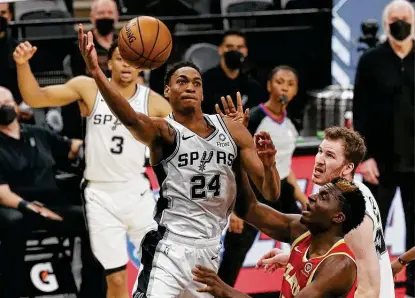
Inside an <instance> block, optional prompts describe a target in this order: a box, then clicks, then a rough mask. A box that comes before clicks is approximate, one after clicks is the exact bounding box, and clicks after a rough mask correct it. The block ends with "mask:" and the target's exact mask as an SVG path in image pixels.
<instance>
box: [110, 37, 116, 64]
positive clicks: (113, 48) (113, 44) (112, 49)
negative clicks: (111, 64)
mask: <svg viewBox="0 0 415 298" xmlns="http://www.w3.org/2000/svg"><path fill="white" fill-rule="evenodd" d="M116 48H118V39H117V38H115V39H114V40H113V42H112V44H111V46H110V48H109V50H108V60H111V59H112V54H114V52H115V49H116Z"/></svg>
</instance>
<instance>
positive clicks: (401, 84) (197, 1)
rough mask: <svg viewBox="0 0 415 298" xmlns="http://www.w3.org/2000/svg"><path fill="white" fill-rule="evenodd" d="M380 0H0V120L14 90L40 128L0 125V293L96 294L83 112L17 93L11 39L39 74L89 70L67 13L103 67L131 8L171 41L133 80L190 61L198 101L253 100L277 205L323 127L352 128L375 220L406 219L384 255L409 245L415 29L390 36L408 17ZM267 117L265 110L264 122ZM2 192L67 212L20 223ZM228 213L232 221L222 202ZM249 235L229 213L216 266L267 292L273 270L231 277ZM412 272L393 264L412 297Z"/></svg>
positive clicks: (21, 109)
mask: <svg viewBox="0 0 415 298" xmlns="http://www.w3.org/2000/svg"><path fill="white" fill-rule="evenodd" d="M363 2H364V3H363ZM389 2H390V1H389V0H370V1H369V0H365V1H347V0H344V1H341V0H333V1H331V0H319V1H317V0H314V1H312V0H253V1H247V0H140V1H137V0H116V1H113V0H107V1H102V0H26V1H25V0H21V1H4V0H0V86H2V87H4V88H6V89H8V90H10V93H8V92H7V91H5V90H2V91H0V120H1V121H2V122H1V123H0V126H2V125H5V124H6V123H5V122H4V121H5V120H4V119H5V116H4V115H6V114H7V113H6V112H7V111H5V110H4V109H2V108H1V106H3V105H5V104H6V103H7V102H9V101H10V100H13V101H14V102H15V104H16V106H18V113H17V115H16V116H17V117H19V122H20V123H22V124H30V125H35V126H36V127H40V128H46V129H47V131H48V133H47V134H45V135H42V138H43V139H44V140H45V143H44V144H41V145H40V144H38V146H35V145H33V144H32V145H31V146H25V144H29V145H30V144H31V142H33V141H32V140H33V137H32V135H31V134H36V133H39V132H36V131H28V132H27V133H26V135H25V137H24V138H23V140H22V144H20V143H19V142H14V141H12V140H10V138H7V137H6V136H5V135H3V133H2V132H1V130H0V293H13V294H7V295H8V296H2V295H0V297H5V298H15V297H36V296H46V295H58V294H73V295H75V296H76V297H105V280H104V278H103V271H102V268H100V266H99V265H98V264H97V262H96V260H95V259H94V258H93V256H92V253H91V251H90V248H89V239H88V235H87V233H86V229H85V227H84V221H83V220H84V219H83V213H82V202H81V196H80V193H81V190H80V187H79V185H80V182H81V179H82V170H83V156H82V154H79V153H82V152H79V151H80V150H82V145H80V144H81V142H82V140H83V139H84V136H85V123H84V119H82V117H81V116H80V111H79V106H78V104H77V103H76V102H75V103H72V104H69V105H67V106H63V107H49V108H41V109H40V108H39V109H36V108H31V107H29V106H27V105H26V104H25V103H24V102H23V101H22V98H21V95H20V92H19V84H18V80H17V74H16V65H15V62H14V60H13V51H14V49H15V47H16V45H17V44H18V43H19V42H21V41H25V40H28V41H30V42H31V43H32V44H33V45H34V46H36V47H37V52H36V54H35V55H34V57H33V58H32V59H31V61H30V66H31V69H32V71H33V73H34V75H35V77H36V79H37V81H38V82H39V85H40V86H49V85H55V84H62V83H65V82H67V81H68V80H69V79H71V78H73V77H75V76H79V75H87V76H88V75H89V74H88V72H87V70H86V66H85V64H84V62H83V59H82V57H81V55H80V53H79V50H78V46H77V43H76V39H77V35H76V25H77V24H78V23H83V24H85V27H86V28H87V29H88V30H92V32H93V34H94V39H95V45H96V49H97V52H98V56H99V62H100V65H101V67H102V69H103V70H104V71H105V72H106V73H107V74H108V75H110V72H109V70H108V66H107V59H108V58H107V55H108V50H109V48H110V45H111V43H112V42H113V40H115V39H116V38H117V32H118V30H119V29H120V28H121V27H122V25H123V24H124V22H125V21H128V20H129V19H131V18H132V17H133V16H137V15H151V16H156V17H159V18H160V19H161V20H163V21H164V22H165V24H166V25H167V26H168V27H169V29H170V31H171V32H172V34H173V43H174V46H173V51H172V54H171V57H170V59H169V60H168V62H167V63H166V64H165V65H163V66H162V67H161V68H159V69H157V70H154V71H143V72H141V73H140V77H139V80H138V83H139V84H144V85H147V86H150V87H151V89H153V90H154V91H156V92H158V93H159V94H163V87H164V86H163V77H164V74H165V72H166V68H167V67H168V66H169V65H170V64H173V63H174V62H177V61H181V60H191V61H193V62H194V63H195V64H196V65H198V66H199V67H200V69H201V70H202V72H203V81H204V82H203V84H204V101H203V111H204V112H205V113H208V114H212V113H215V110H214V106H215V104H216V103H220V97H221V96H224V95H232V96H234V95H235V93H236V92H237V91H240V92H241V95H242V101H243V104H244V107H245V108H250V109H251V113H252V114H251V123H250V126H249V127H248V128H249V130H250V131H251V133H255V132H256V131H258V130H263V129H264V127H266V128H267V129H268V130H271V131H273V132H275V134H271V135H272V136H273V137H274V138H273V140H274V143H275V144H276V147H277V148H278V151H279V152H280V153H279V154H280V156H277V164H279V167H280V168H279V171H280V176H281V179H282V180H283V181H285V186H284V187H285V190H284V189H283V191H285V192H286V193H288V194H289V195H287V196H283V197H284V198H287V199H284V200H283V201H282V202H281V203H280V204H282V205H283V206H279V207H278V208H280V209H282V210H284V211H285V212H297V211H298V210H299V209H298V208H299V206H301V205H303V204H304V202H305V200H306V196H307V195H308V194H309V193H310V192H312V191H313V187H312V186H311V185H309V184H310V183H311V182H309V178H310V176H309V175H311V166H309V165H306V164H302V162H304V160H305V159H304V157H307V156H313V155H314V154H315V153H316V151H317V147H318V144H319V142H320V141H321V139H322V137H323V135H322V131H323V130H324V129H325V128H326V127H329V126H333V125H339V126H347V127H349V128H354V129H356V130H358V131H359V132H360V133H361V134H362V135H363V136H364V138H365V140H366V145H367V147H368V155H367V156H366V158H365V161H364V163H363V164H362V166H361V167H360V169H359V170H358V173H359V174H360V175H361V176H360V177H362V178H363V179H364V180H365V181H366V182H367V184H368V185H369V186H370V187H371V189H372V191H373V193H374V194H375V197H376V199H377V201H378V204H379V207H380V211H381V215H382V220H383V227H384V228H386V229H388V228H389V227H393V225H394V224H395V227H394V228H395V229H399V230H402V229H403V230H404V231H406V232H403V233H404V236H403V237H400V236H399V235H400V234H399V233H396V234H395V236H389V237H390V238H389V240H388V239H387V242H388V243H389V246H391V245H392V244H391V243H395V244H396V242H398V243H403V244H402V247H400V246H399V247H398V248H396V247H389V249H390V253H391V256H392V257H393V256H398V255H399V254H400V253H402V252H403V251H405V250H406V249H409V248H411V247H413V246H414V245H415V242H414V240H415V231H414V224H415V220H414V215H415V204H414V203H415V197H414V196H415V191H414V190H415V146H414V145H415V107H414V100H415V94H414V84H415V81H414V80H415V79H414V64H415V61H414V47H413V39H409V41H408V42H407V43H406V44H404V45H400V46H396V45H394V44H393V43H391V42H390V38H388V34H390V35H391V36H393V37H394V38H395V39H396V40H403V39H405V38H406V37H407V36H409V35H412V36H413V37H414V29H415V28H414V27H415V26H414V15H413V14H412V15H411V12H408V11H405V10H402V11H398V12H394V15H388V14H386V15H382V12H383V9H384V7H385V6H386V5H387V4H388V3H389ZM412 4H414V3H412ZM392 23H393V24H395V25H393V26H390V24H392ZM405 24H410V25H411V26H409V28H408V26H407V25H405ZM385 28H387V30H385ZM282 93H283V94H286V95H287V96H286V97H285V101H284V102H281V101H280V100H278V99H279V98H280V97H281V94H282ZM267 116H268V117H269V118H270V119H272V121H268V122H267V119H268V118H267ZM68 152H69V153H68ZM71 153H76V154H74V156H71ZM75 156H76V157H75ZM301 167H306V168H307V170H308V172H309V174H308V176H307V175H304V174H303V172H301V171H296V169H298V168H301ZM281 169H283V170H281ZM5 186H7V189H6V190H5V188H4V187H5ZM154 190H155V191H156V190H157V186H156V185H154ZM397 190H398V191H397ZM7 191H8V192H9V193H10V192H12V193H16V194H18V195H19V196H21V197H23V198H25V199H26V200H28V201H39V202H41V203H43V204H47V205H48V206H53V207H55V209H56V210H63V212H64V213H65V214H67V216H66V217H65V218H66V219H65V220H64V221H63V222H62V223H59V224H58V225H57V224H51V223H49V224H46V225H45V224H42V223H38V222H37V221H36V220H31V221H28V220H27V218H26V217H27V215H24V214H21V213H20V212H19V211H16V210H13V208H9V207H11V206H8V205H7V202H6V199H5V196H6V195H5V193H6V194H7ZM295 200H297V201H298V203H299V204H295ZM396 200H398V201H399V202H398V203H396V202H395V201H396ZM2 206H3V207H2ZM4 206H8V207H4ZM398 208H400V209H399V210H398ZM398 217H400V218H401V219H400V221H399V218H398ZM232 220H233V223H237V222H238V220H239V219H238V218H236V216H235V215H233V214H232V215H231V221H232ZM28 223H29V224H28ZM390 234H391V233H390ZM261 237H262V236H261V235H258V232H257V231H256V230H255V229H254V228H252V227H250V226H249V225H245V226H244V225H243V224H241V225H240V226H239V228H238V225H237V224H234V225H233V226H232V227H231V229H230V230H229V231H228V232H227V235H226V243H225V253H224V255H223V265H222V266H221V269H220V275H221V277H222V278H223V279H224V280H225V281H226V282H227V283H229V284H231V285H235V286H236V287H239V288H242V289H244V290H245V291H247V292H250V293H257V296H258V297H261V295H262V297H265V296H264V295H265V294H264V293H267V292H272V295H274V296H275V293H274V292H278V286H277V285H274V286H271V287H270V286H269V284H272V283H274V282H269V283H267V284H264V285H263V286H261V283H260V284H259V286H258V285H253V284H252V285H249V284H248V285H247V284H246V283H245V284H242V282H241V280H247V279H246V277H247V276H252V278H253V280H259V278H258V277H255V272H248V271H249V269H252V270H253V268H252V264H250V261H249V259H250V254H251V258H252V256H253V255H255V247H256V246H258V245H260V244H258V243H260V242H261V240H264V239H262V238H261ZM386 237H387V238H388V233H386ZM393 237H397V238H393ZM264 241H265V240H264ZM405 241H406V242H405ZM264 243H265V242H264ZM388 243H387V245H388ZM126 245H130V244H128V243H126ZM266 245H268V246H266V247H267V248H270V247H269V245H272V246H275V245H280V244H276V243H275V242H272V244H270V243H269V242H266ZM226 247H233V250H232V249H228V250H226ZM236 248H238V249H236ZM129 249H130V250H131V260H132V267H134V266H139V263H138V262H137V261H136V260H135V259H136V256H134V251H135V250H134V248H129ZM229 252H232V256H231V255H230V253H229ZM261 252H263V250H262V251H260V253H261ZM245 257H246V258H245ZM244 260H245V261H244ZM241 268H242V270H241V271H240V269H241ZM136 269H137V268H135V269H134V270H136ZM134 270H132V271H131V272H136V271H134ZM244 270H245V271H244ZM244 272H245V274H246V275H245V279H244V276H243V274H244ZM413 272H414V268H413V266H409V267H408V268H407V275H406V277H405V273H402V275H401V276H400V278H399V280H397V284H396V285H397V289H400V290H399V293H404V292H406V294H407V295H409V297H413V296H415V294H414V279H415V276H414V275H413ZM241 274H242V275H241ZM238 276H239V279H240V280H239V285H238ZM266 278H267V279H269V280H272V279H273V278H275V277H272V276H267V277H266ZM131 280H134V277H131ZM251 280H252V279H251ZM253 280H252V283H254V282H253ZM277 280H278V279H277ZM275 284H278V282H277V281H275ZM2 291H3V292H2ZM14 295H15V296H14ZM402 297H403V296H402Z"/></svg>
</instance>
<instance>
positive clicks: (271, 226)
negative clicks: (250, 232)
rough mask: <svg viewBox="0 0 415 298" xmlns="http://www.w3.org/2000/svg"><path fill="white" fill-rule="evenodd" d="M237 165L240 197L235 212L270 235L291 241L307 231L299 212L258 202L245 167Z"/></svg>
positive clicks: (277, 238)
mask: <svg viewBox="0 0 415 298" xmlns="http://www.w3.org/2000/svg"><path fill="white" fill-rule="evenodd" d="M239 167H240V169H239V170H238V167H237V166H235V174H236V185H237V187H238V189H237V193H238V198H237V201H236V205H235V210H234V212H235V213H236V214H237V215H238V216H239V217H240V218H242V219H243V220H245V221H246V222H248V223H249V224H251V225H253V226H255V227H256V228H257V229H258V230H260V231H261V232H263V233H265V234H267V235H268V236H269V237H271V238H273V239H275V240H278V241H282V242H287V243H291V242H292V241H293V240H294V239H296V238H297V237H299V236H300V235H302V234H303V233H305V232H306V231H307V228H306V227H305V226H304V225H302V224H301V223H300V218H301V216H300V215H298V214H284V213H281V212H278V211H276V210H275V209H273V208H271V207H269V206H267V205H265V204H262V203H260V202H258V200H257V198H256V197H255V194H254V192H253V190H252V188H251V185H250V183H249V180H248V176H247V174H246V173H245V171H244V169H243V168H242V167H241V166H240V165H239Z"/></svg>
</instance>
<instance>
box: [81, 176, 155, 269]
mask: <svg viewBox="0 0 415 298" xmlns="http://www.w3.org/2000/svg"><path fill="white" fill-rule="evenodd" d="M141 179H143V180H133V181H128V182H110V183H108V182H88V183H87V185H86V187H85V189H84V199H85V211H86V220H87V224H88V229H89V235H90V239H91V246H92V251H93V253H94V255H95V257H96V258H97V259H98V261H99V262H100V263H101V264H102V266H103V267H104V268H105V270H106V271H107V273H109V272H115V271H118V270H120V269H123V267H124V266H125V265H126V264H127V262H128V259H129V258H128V252H127V233H128V236H129V237H130V239H131V241H132V243H133V244H134V246H135V247H136V248H137V249H140V247H141V242H142V240H143V238H144V236H145V235H146V234H147V233H148V232H149V231H151V230H156V229H157V223H156V222H155V221H154V219H153V217H154V211H155V206H156V201H155V199H154V196H153V192H152V190H151V189H150V187H149V184H148V181H147V180H144V179H145V178H141ZM141 181H142V183H141ZM143 186H145V187H143Z"/></svg>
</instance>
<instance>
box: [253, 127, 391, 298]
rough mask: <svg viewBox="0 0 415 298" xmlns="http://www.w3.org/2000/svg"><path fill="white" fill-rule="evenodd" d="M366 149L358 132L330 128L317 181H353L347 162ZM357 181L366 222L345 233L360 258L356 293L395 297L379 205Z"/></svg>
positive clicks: (262, 262) (315, 174) (318, 160)
mask: <svg viewBox="0 0 415 298" xmlns="http://www.w3.org/2000/svg"><path fill="white" fill-rule="evenodd" d="M365 151H366V147H365V146H364V140H363V139H362V137H361V136H360V135H359V134H358V133H357V132H354V131H351V130H348V129H346V128H341V127H330V128H327V129H326V130H325V138H324V140H323V142H322V143H321V144H320V146H319V151H318V153H317V155H316V159H315V164H314V169H313V176H312V181H313V183H315V184H317V185H324V184H325V183H327V181H330V179H333V178H334V177H342V178H345V179H346V180H348V181H352V180H353V176H354V170H353V171H352V172H350V171H349V170H347V167H345V166H347V164H351V163H353V164H354V168H357V166H358V165H359V163H360V161H361V160H362V158H363V156H364V154H365ZM355 184H356V185H357V186H358V187H359V189H360V190H361V192H362V193H363V195H364V197H365V200H366V216H365V218H364V220H363V223H362V224H361V225H360V226H359V227H358V228H356V229H355V230H353V231H352V232H350V233H349V234H347V235H346V237H345V240H346V243H347V245H348V246H349V247H350V249H351V250H352V251H353V253H354V254H355V256H356V261H357V267H358V271H357V272H358V278H359V284H358V288H357V291H356V295H355V297H359V298H367V297H370V298H378V297H381V298H389V297H391V298H393V297H395V289H394V282H393V276H392V270H391V266H390V259H389V254H388V251H387V248H386V244H385V238H384V235H383V227H382V220H381V215H380V212H379V208H378V205H377V203H376V200H375V198H374V196H373V194H372V193H371V192H370V190H369V189H368V188H367V187H366V186H365V185H364V184H363V183H361V182H355ZM270 254H271V255H272V256H271V255H270ZM267 255H268V256H267ZM273 256H275V254H274V253H272V252H270V253H268V254H266V255H265V256H264V257H265V258H264V257H263V258H261V259H260V260H259V261H258V266H259V267H263V266H267V265H268V266H269V265H270V264H272V263H273V262H272V260H271V259H272V257H273ZM279 258H281V257H279ZM267 259H270V260H267ZM268 269H271V270H272V268H268Z"/></svg>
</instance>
